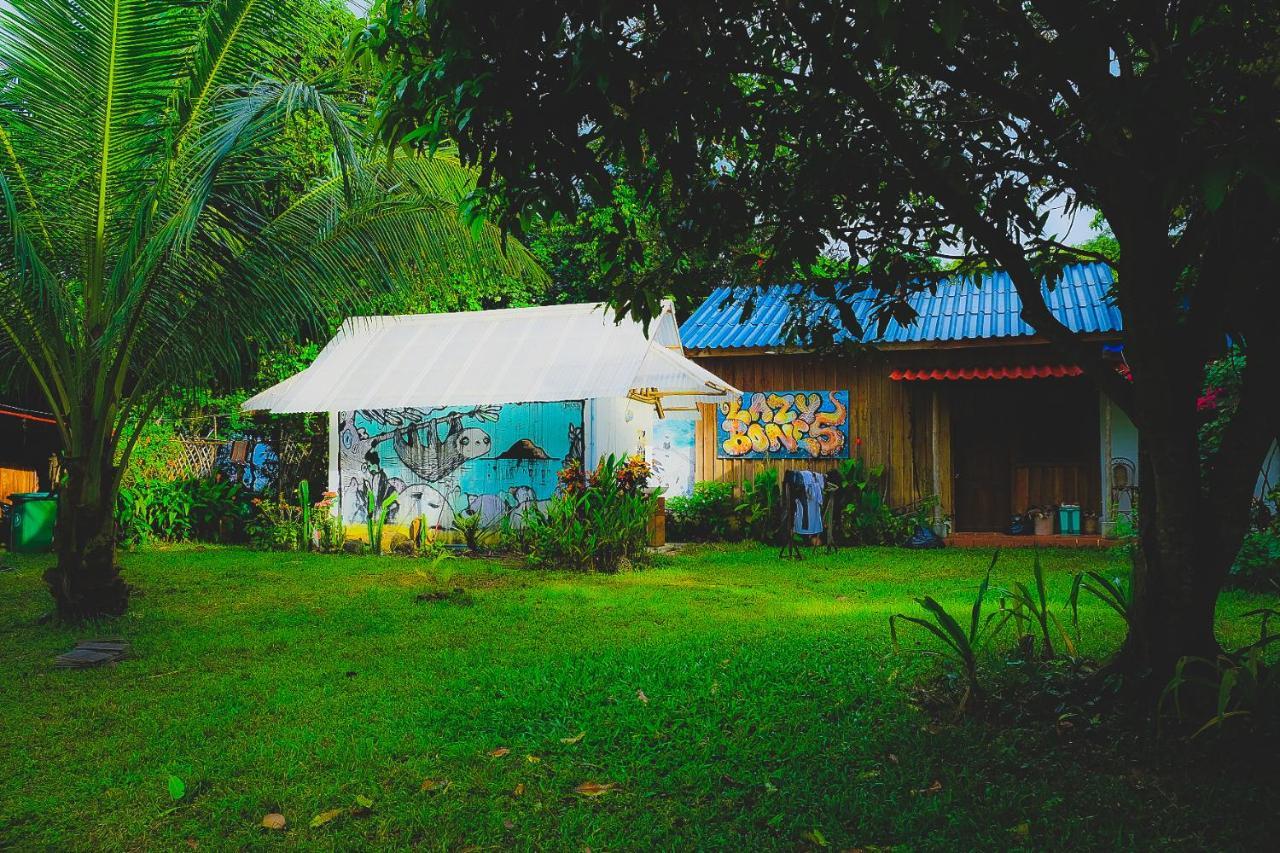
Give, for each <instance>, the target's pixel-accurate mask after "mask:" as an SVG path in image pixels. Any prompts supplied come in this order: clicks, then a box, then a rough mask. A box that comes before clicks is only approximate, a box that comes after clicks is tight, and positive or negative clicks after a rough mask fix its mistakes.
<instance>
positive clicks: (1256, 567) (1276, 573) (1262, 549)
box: [1229, 527, 1280, 590]
mask: <svg viewBox="0 0 1280 853" xmlns="http://www.w3.org/2000/svg"><path fill="white" fill-rule="evenodd" d="M1229 582H1230V583H1231V585H1232V586H1239V587H1244V588H1246V589H1253V590H1263V589H1267V588H1268V587H1269V585H1270V584H1272V583H1276V582H1280V530H1276V529H1275V527H1269V528H1267V529H1265V530H1251V531H1249V532H1248V533H1247V534H1245V537H1244V541H1243V542H1242V543H1240V553H1239V554H1237V555H1236V559H1235V562H1234V563H1232V564H1231V575H1230V578H1229Z"/></svg>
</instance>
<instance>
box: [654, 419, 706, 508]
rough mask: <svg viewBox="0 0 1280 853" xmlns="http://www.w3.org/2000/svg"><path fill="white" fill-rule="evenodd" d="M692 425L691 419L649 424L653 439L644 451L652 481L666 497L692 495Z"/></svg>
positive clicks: (664, 420) (693, 457) (693, 456)
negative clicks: (650, 468)
mask: <svg viewBox="0 0 1280 853" xmlns="http://www.w3.org/2000/svg"><path fill="white" fill-rule="evenodd" d="M695 426H696V424H695V423H694V422H693V421H686V420H674V419H672V418H662V419H660V420H656V421H654V423H653V429H652V434H653V440H652V442H650V443H649V444H648V445H647V446H646V447H645V451H646V455H647V456H648V462H649V465H650V467H652V469H653V484H654V485H656V486H661V487H662V488H663V489H664V490H665V492H666V495H667V497H669V498H674V497H688V496H689V495H691V494H693V472H694V459H695V458H696V457H695V455H694V453H695V450H694V427H695Z"/></svg>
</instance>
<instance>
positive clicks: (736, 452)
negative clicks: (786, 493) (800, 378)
mask: <svg viewBox="0 0 1280 853" xmlns="http://www.w3.org/2000/svg"><path fill="white" fill-rule="evenodd" d="M716 440H717V445H718V454H717V455H718V456H719V458H721V459H764V458H766V457H767V458H770V459H832V458H844V457H847V456H848V455H849V392H848V391H755V392H744V393H743V395H742V396H741V397H740V398H739V399H737V400H733V401H730V402H727V403H721V404H720V408H719V413H718V416H717V419H716Z"/></svg>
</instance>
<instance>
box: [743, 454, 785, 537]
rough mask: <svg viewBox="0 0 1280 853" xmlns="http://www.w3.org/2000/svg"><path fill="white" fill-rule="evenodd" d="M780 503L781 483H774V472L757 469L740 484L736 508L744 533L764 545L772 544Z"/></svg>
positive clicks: (779, 523) (776, 529)
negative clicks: (740, 492) (739, 494)
mask: <svg viewBox="0 0 1280 853" xmlns="http://www.w3.org/2000/svg"><path fill="white" fill-rule="evenodd" d="M781 502H782V486H781V485H780V484H779V482H778V472H777V471H775V470H773V469H766V470H764V471H758V472H757V473H756V475H755V477H753V478H752V479H750V480H748V481H747V482H745V483H743V484H742V500H741V501H740V502H739V503H738V506H737V508H736V511H737V513H738V516H739V517H740V518H741V519H742V523H743V526H744V527H745V528H746V533H747V535H748V536H750V537H751V538H752V539H754V540H756V541H757V542H761V543H764V544H766V545H771V544H774V543H776V542H777V541H778V529H779V526H780V525H781V523H782V520H781V518H780V517H779V516H780V515H781V512H780V510H779V508H778V505H779V504H780V503H781Z"/></svg>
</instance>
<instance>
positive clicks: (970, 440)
mask: <svg viewBox="0 0 1280 853" xmlns="http://www.w3.org/2000/svg"><path fill="white" fill-rule="evenodd" d="M959 384H960V383H957V385H959ZM949 390H952V391H953V393H952V394H951V412H952V414H951V424H952V437H951V442H952V443H951V470H952V472H953V474H954V477H955V483H954V494H955V519H954V523H955V529H956V530H962V531H983V532H987V531H1003V530H1005V529H1006V528H1007V527H1008V526H1009V516H1010V512H1011V510H1010V506H1011V505H1012V496H1011V495H1010V483H1011V482H1012V470H1013V469H1012V464H1013V453H1012V445H1011V442H1010V439H1011V438H1012V436H1011V435H1010V429H1011V424H1010V421H1009V419H1008V417H1007V416H1006V414H1007V406H1006V405H1001V404H1000V401H999V400H998V399H996V395H994V394H993V393H992V391H995V390H998V389H997V388H996V387H995V385H994V383H993V384H990V385H989V384H987V383H983V382H966V383H963V386H962V387H957V388H954V389H949Z"/></svg>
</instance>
